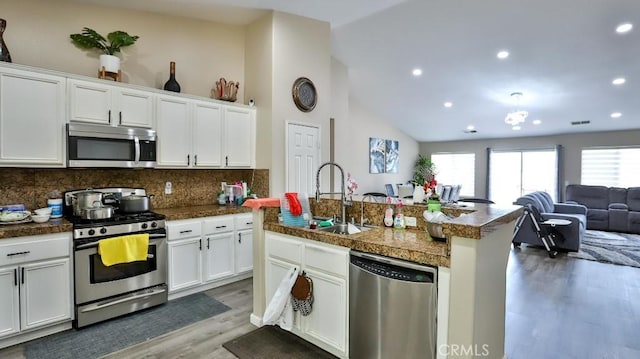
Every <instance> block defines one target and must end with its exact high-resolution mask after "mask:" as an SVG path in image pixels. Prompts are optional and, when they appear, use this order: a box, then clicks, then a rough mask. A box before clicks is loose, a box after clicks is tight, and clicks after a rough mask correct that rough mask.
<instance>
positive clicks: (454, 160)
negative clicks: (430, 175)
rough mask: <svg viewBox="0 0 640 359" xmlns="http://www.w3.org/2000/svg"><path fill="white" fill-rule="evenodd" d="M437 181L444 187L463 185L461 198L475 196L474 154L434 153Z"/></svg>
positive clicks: (432, 157)
mask: <svg viewBox="0 0 640 359" xmlns="http://www.w3.org/2000/svg"><path fill="white" fill-rule="evenodd" d="M431 162H433V163H434V164H435V166H436V171H437V174H436V180H437V181H438V183H442V184H444V185H458V184H459V185H462V187H461V188H460V196H461V197H474V196H475V186H476V182H475V173H476V167H475V166H476V155H475V154H474V153H434V154H432V155H431Z"/></svg>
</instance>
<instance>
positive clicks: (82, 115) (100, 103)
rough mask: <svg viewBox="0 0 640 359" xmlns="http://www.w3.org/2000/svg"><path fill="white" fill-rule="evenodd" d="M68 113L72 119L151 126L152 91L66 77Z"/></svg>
mask: <svg viewBox="0 0 640 359" xmlns="http://www.w3.org/2000/svg"><path fill="white" fill-rule="evenodd" d="M68 86H69V115H70V120H71V121H74V122H87V123H96V124H103V125H110V126H132V127H143V128H151V127H152V125H153V93H151V92H147V91H141V90H136V89H130V88H126V87H121V86H115V85H109V84H106V83H104V84H103V83H98V82H91V81H82V80H74V79H72V80H69V85H68Z"/></svg>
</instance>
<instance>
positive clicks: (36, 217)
mask: <svg viewBox="0 0 640 359" xmlns="http://www.w3.org/2000/svg"><path fill="white" fill-rule="evenodd" d="M50 217H51V215H50V214H32V215H31V219H32V220H33V221H34V222H36V223H44V222H46V221H48V220H49V218H50Z"/></svg>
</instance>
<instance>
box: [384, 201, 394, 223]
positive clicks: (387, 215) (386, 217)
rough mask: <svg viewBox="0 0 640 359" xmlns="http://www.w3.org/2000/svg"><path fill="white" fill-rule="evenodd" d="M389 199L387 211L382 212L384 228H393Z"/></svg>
mask: <svg viewBox="0 0 640 359" xmlns="http://www.w3.org/2000/svg"><path fill="white" fill-rule="evenodd" d="M391 201H392V199H391V197H387V200H386V202H387V209H385V210H384V221H383V222H384V226H385V227H393V208H392V207H391Z"/></svg>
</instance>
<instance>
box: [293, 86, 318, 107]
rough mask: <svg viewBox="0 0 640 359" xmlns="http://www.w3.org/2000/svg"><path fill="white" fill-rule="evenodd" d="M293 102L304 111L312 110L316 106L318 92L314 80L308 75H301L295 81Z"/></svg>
mask: <svg viewBox="0 0 640 359" xmlns="http://www.w3.org/2000/svg"><path fill="white" fill-rule="evenodd" d="M292 93H293V102H294V103H295V104H296V107H297V108H298V109H299V110H300V111H302V112H310V111H311V110H313V109H314V108H315V107H316V103H317V102H318V93H317V92H316V87H315V86H314V85H313V82H311V80H309V79H308V78H306V77H300V78H298V79H297V80H296V81H295V82H294V83H293V89H292Z"/></svg>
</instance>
